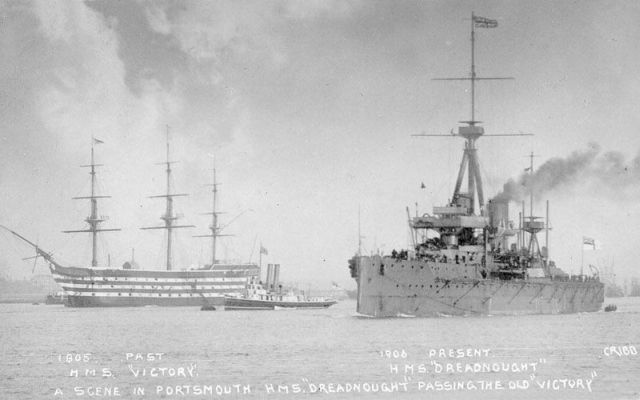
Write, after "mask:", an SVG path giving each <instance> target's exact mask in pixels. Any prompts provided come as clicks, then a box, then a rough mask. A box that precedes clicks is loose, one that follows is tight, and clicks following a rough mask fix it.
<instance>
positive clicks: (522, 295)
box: [349, 13, 604, 317]
mask: <svg viewBox="0 0 640 400" xmlns="http://www.w3.org/2000/svg"><path fill="white" fill-rule="evenodd" d="M497 25H498V22H497V21H496V20H492V19H488V18H483V17H478V16H475V15H474V14H473V13H472V14H471V74H470V76H469V77H465V78H440V79H438V80H468V81H470V83H471V119H470V120H469V121H462V122H461V123H462V124H464V125H463V126H459V127H458V131H457V132H456V133H454V132H453V131H452V134H451V135H415V136H449V137H450V136H452V135H453V136H458V137H461V138H463V139H464V140H465V147H464V152H463V156H462V162H461V164H460V169H459V172H458V176H457V180H456V184H455V188H454V191H453V196H452V198H451V200H450V201H449V203H448V204H446V205H445V206H443V207H434V208H433V214H432V215H429V214H424V215H422V216H416V217H415V218H410V219H409V226H410V228H411V232H412V241H413V248H411V249H409V250H402V251H400V252H396V251H395V250H394V251H393V252H392V253H391V254H390V255H385V256H381V255H373V256H363V255H362V254H361V253H360V252H358V254H357V255H356V256H354V257H353V258H352V259H351V260H349V270H350V272H351V276H352V277H353V278H355V280H356V282H357V286H358V288H357V290H358V293H357V311H358V312H359V313H360V314H364V315H368V316H373V317H395V316H402V315H406V316H424V317H429V316H441V315H499V314H506V315H513V314H538V313H539V314H556V313H574V312H585V311H598V310H600V308H601V306H602V303H603V302H604V285H603V284H602V283H601V282H600V281H599V279H598V277H597V276H586V275H583V274H582V271H581V274H580V275H578V276H570V275H568V274H567V273H565V272H564V271H562V270H560V269H559V268H557V267H556V266H555V263H554V262H553V261H551V260H550V259H549V252H548V249H547V248H546V247H542V248H540V244H539V242H538V237H537V234H538V233H540V232H541V231H543V230H544V231H545V232H546V235H547V239H548V231H549V218H548V216H549V211H548V210H549V208H548V202H547V212H546V214H547V218H546V221H544V220H543V219H542V218H539V217H534V216H533V215H532V214H533V213H532V212H531V214H530V215H529V216H528V217H526V216H524V203H523V210H522V213H521V214H520V218H519V223H518V226H517V227H515V225H514V224H513V222H512V221H510V220H509V202H508V200H506V201H505V200H501V199H500V198H497V197H496V198H494V199H493V200H490V201H489V202H488V203H486V204H485V199H484V193H483V187H482V180H481V177H480V168H479V161H478V155H477V148H476V142H477V140H478V139H480V138H481V137H483V136H522V135H527V134H514V135H510V134H504V135H502V134H498V135H491V134H485V132H484V128H483V127H482V126H480V121H477V120H476V119H475V110H474V108H475V84H476V81H478V80H485V79H512V78H481V77H477V76H476V72H475V60H474V58H475V54H474V53H475V28H495V27H497ZM530 171H531V172H532V171H533V157H532V158H531V167H530ZM465 173H466V174H467V179H468V186H467V191H466V192H463V191H461V189H462V182H463V179H464V176H465ZM530 194H531V199H530V201H531V210H533V206H532V205H533V191H532V190H531V193H530ZM427 232H435V233H437V235H436V237H432V236H434V235H431V237H430V236H429V235H427ZM514 238H517V243H512V242H513V239H514ZM545 244H546V243H545ZM547 247H548V246H547Z"/></svg>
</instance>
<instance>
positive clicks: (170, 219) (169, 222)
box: [141, 125, 194, 271]
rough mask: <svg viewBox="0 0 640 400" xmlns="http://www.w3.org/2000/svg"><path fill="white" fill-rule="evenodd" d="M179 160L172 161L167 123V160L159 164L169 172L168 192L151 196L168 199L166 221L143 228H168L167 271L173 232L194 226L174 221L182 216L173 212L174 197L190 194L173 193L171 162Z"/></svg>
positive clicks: (164, 217) (170, 260)
mask: <svg viewBox="0 0 640 400" xmlns="http://www.w3.org/2000/svg"><path fill="white" fill-rule="evenodd" d="M176 162H177V161H170V159H169V126H168V125H167V161H165V162H163V163H159V164H158V165H166V166H167V169H166V173H167V193H166V194H163V195H157V196H150V198H165V199H166V207H165V213H164V215H162V216H161V217H160V219H161V220H163V221H164V226H152V227H146V228H141V229H166V230H167V260H166V267H167V271H171V270H172V268H173V266H172V246H171V245H172V232H173V230H174V229H177V228H193V227H194V226H193V225H175V224H174V222H175V221H177V220H178V218H180V217H179V216H177V215H175V214H174V212H173V198H174V197H179V196H188V194H185V193H171V164H175V163H176Z"/></svg>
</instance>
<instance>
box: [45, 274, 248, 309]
mask: <svg viewBox="0 0 640 400" xmlns="http://www.w3.org/2000/svg"><path fill="white" fill-rule="evenodd" d="M258 271H259V270H258V267H257V266H256V265H253V264H233V265H231V264H230V265H225V264H220V265H216V266H215V268H214V269H211V270H188V271H143V270H123V269H98V268H77V267H63V266H60V265H55V264H52V265H51V272H52V273H53V277H54V279H55V281H56V282H57V283H58V284H59V285H60V286H61V287H62V289H63V290H64V291H65V293H66V294H67V300H66V302H65V305H66V306H69V307H140V306H168V307H176V306H219V305H223V304H224V296H225V295H239V294H240V293H242V291H243V290H244V288H245V286H246V284H247V280H248V278H249V277H252V276H257V275H258Z"/></svg>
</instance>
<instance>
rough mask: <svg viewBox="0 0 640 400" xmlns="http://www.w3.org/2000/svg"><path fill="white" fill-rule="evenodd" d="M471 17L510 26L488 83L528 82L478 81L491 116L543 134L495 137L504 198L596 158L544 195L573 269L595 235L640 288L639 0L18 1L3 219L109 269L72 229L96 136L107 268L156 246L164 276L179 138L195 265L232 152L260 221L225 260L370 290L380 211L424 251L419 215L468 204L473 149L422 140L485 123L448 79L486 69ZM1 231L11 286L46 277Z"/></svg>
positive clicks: (179, 252) (187, 239)
mask: <svg viewBox="0 0 640 400" xmlns="http://www.w3.org/2000/svg"><path fill="white" fill-rule="evenodd" d="M472 11H475V13H476V14H477V15H481V16H484V17H488V18H492V19H496V20H498V22H499V26H498V28H496V29H478V31H477V47H476V63H477V72H478V75H480V76H513V77H515V78H516V79H515V80H513V81H493V82H481V83H479V86H478V89H477V118H478V119H480V120H482V121H484V124H483V125H484V127H485V129H486V131H487V133H514V132H516V133H517V132H528V133H534V134H535V136H534V137H531V138H529V137H524V138H523V137H521V138H483V139H481V140H480V141H479V142H478V147H479V157H480V164H481V170H482V176H483V179H484V183H485V193H486V194H487V195H488V196H492V195H493V194H495V193H497V192H498V191H499V190H500V189H501V188H502V185H503V184H504V183H505V182H506V181H507V180H508V179H509V178H514V179H517V177H518V176H519V175H520V174H521V173H522V172H523V170H524V168H526V167H527V166H528V163H529V160H528V159H527V158H526V155H527V154H528V153H530V152H531V151H534V152H535V153H536V154H538V155H539V157H537V158H536V159H535V163H536V164H537V165H541V164H543V163H545V162H546V161H547V160H549V159H552V158H553V157H560V158H567V157H569V158H570V157H571V156H572V154H573V156H575V155H581V154H589V156H590V157H591V158H592V159H591V161H589V163H588V165H584V166H583V168H580V171H578V172H576V171H574V173H573V175H571V179H566V180H564V181H562V182H561V184H558V185H556V186H555V187H554V188H553V189H552V190H545V191H544V193H541V194H540V196H538V200H539V201H540V204H538V205H536V213H537V214H538V215H543V214H544V209H543V206H542V205H541V204H543V203H542V202H543V201H544V200H547V199H549V200H551V217H552V218H551V219H552V221H551V223H552V226H553V231H552V233H551V246H550V247H551V254H552V257H553V258H555V259H556V261H557V263H558V264H559V266H560V267H561V268H563V269H565V270H568V271H570V272H577V271H578V270H579V267H580V258H581V238H582V236H590V237H594V238H596V239H597V240H598V241H599V242H600V243H601V244H602V246H603V247H602V248H603V250H599V251H598V252H596V253H594V252H587V253H586V256H585V257H586V258H587V259H588V260H587V261H588V262H591V263H597V262H598V263H607V262H610V261H611V260H615V266H616V272H617V273H618V274H619V275H632V274H634V273H635V274H637V268H636V260H638V259H640V250H638V246H637V240H638V237H639V235H638V234H639V232H640V229H639V228H638V227H639V226H640V204H639V202H638V196H639V195H640V180H639V179H638V178H639V177H640V174H638V166H639V165H640V164H638V159H636V157H637V156H638V149H640V135H639V133H640V132H639V129H638V127H639V126H640V112H639V110H638V106H639V105H640V73H639V71H640V52H638V43H639V42H640V28H639V26H640V25H639V24H638V23H637V21H638V20H639V19H640V4H638V3H637V2H636V1H590V2H582V1H535V2H532V1H482V2H473V1H329V0H317V1H309V0H298V1H293V0H291V1H229V2H226V1H153V2H151V1H149V2H145V1H138V2H134V1H96V2H80V1H59V2H55V1H42V2H28V1H2V2H1V3H0V30H1V31H0V224H4V225H7V226H9V227H11V228H13V229H15V230H18V231H19V232H21V233H23V234H24V235H26V236H27V237H29V238H32V239H33V240H34V241H38V243H39V244H40V245H41V246H42V247H43V248H45V249H47V250H50V251H53V252H54V257H56V258H58V259H60V260H61V261H63V262H65V263H69V264H71V265H88V264H89V263H90V240H89V237H88V235H86V234H73V235H72V234H64V233H61V231H62V230H69V229H83V228H85V227H86V224H85V223H84V222H83V219H84V218H86V216H87V215H88V212H89V205H88V202H86V201H80V200H71V197H74V196H83V195H85V196H86V195H88V194H89V190H90V184H89V182H90V181H89V175H88V174H87V172H88V171H87V170H86V169H83V168H79V166H80V165H83V164H87V163H88V162H89V154H90V145H91V137H92V136H94V137H96V138H99V139H100V140H102V141H104V144H102V145H99V146H97V147H96V156H97V162H99V163H102V164H105V166H104V167H102V168H100V170H99V175H98V179H99V181H100V185H99V189H100V194H104V195H111V196H112V198H111V199H106V200H102V201H101V202H100V204H99V207H100V214H102V215H109V217H110V220H109V221H108V222H106V223H105V224H103V227H105V228H107V227H118V228H122V229H123V231H122V232H115V233H107V234H104V235H102V239H101V240H100V264H101V265H105V264H106V263H107V254H109V255H110V256H111V263H112V265H117V266H119V265H121V264H122V263H123V262H124V261H126V260H128V259H129V258H130V256H131V249H132V248H135V249H136V261H138V262H139V264H140V265H141V266H142V267H143V268H147V269H152V268H154V267H158V266H162V265H164V260H163V254H164V253H163V252H164V250H163V237H162V232H161V231H142V230H140V229H139V228H140V227H142V226H152V225H159V224H161V222H162V221H160V220H159V216H160V215H161V214H162V213H163V211H164V204H163V202H162V201H161V200H158V199H149V198H148V196H151V195H157V194H161V193H163V192H164V191H165V187H164V179H165V178H164V170H163V167H162V166H158V165H155V163H158V162H162V161H163V160H164V157H165V155H164V151H165V150H164V149H165V130H166V128H165V127H166V126H167V125H168V126H169V127H170V132H171V135H170V143H171V153H172V157H171V158H172V159H173V160H177V161H180V162H179V163H178V164H176V165H175V166H174V167H175V174H174V181H173V183H174V187H175V190H176V191H177V192H185V193H189V194H190V196H189V197H188V198H177V199H176V208H177V209H178V212H180V213H182V214H184V219H183V220H182V222H183V223H185V224H194V225H196V226H197V228H195V229H191V230H182V231H181V232H179V234H178V238H177V245H176V247H177V249H176V260H175V263H176V264H179V265H182V266H188V265H195V264H199V263H200V264H201V263H205V262H207V261H208V260H209V257H210V255H209V243H208V242H207V240H206V239H197V238H192V236H193V235H197V234H206V233H207V225H208V223H209V221H208V217H207V216H204V215H201V214H202V213H204V212H207V211H210V210H209V209H210V203H211V197H210V192H209V191H208V190H210V188H207V187H206V186H204V185H205V184H206V183H208V182H210V180H211V166H212V163H213V158H212V156H213V155H215V159H216V166H217V171H218V178H219V181H221V182H222V185H221V186H220V201H219V208H220V209H221V210H224V211H227V214H225V215H223V216H222V224H223V225H224V224H226V223H227V222H229V221H231V220H232V219H234V218H235V217H236V216H237V215H239V214H242V215H241V216H240V217H238V218H237V219H235V220H234V221H233V222H232V223H231V224H230V225H229V226H228V227H227V228H226V229H225V233H228V234H233V235H235V236H233V237H229V238H225V239H224V240H223V243H222V244H221V246H220V248H219V254H218V257H219V258H228V259H237V260H241V261H248V260H249V259H251V261H254V262H255V261H257V260H258V248H259V243H260V242H262V244H263V246H264V247H265V248H266V249H267V250H268V251H269V255H268V257H265V258H264V262H265V263H266V262H275V263H280V264H281V265H282V272H281V277H282V279H284V280H285V281H293V282H313V283H314V284H317V285H319V286H323V285H328V284H329V282H331V281H337V282H339V283H340V284H341V285H343V286H347V287H349V286H353V285H354V284H353V282H352V280H351V279H350V278H349V275H348V269H347V259H348V258H350V257H351V256H352V255H353V254H354V253H355V251H356V250H357V245H358V209H359V208H360V209H361V229H362V234H363V235H364V236H365V238H364V239H363V244H364V250H365V251H366V252H372V251H376V250H378V249H379V250H381V251H383V252H389V251H391V250H392V249H393V248H401V247H405V246H406V245H407V240H408V229H407V222H406V220H407V217H406V211H405V207H406V206H410V207H411V210H412V211H411V212H412V213H414V212H415V207H416V206H415V204H416V203H418V207H419V210H420V213H424V212H431V206H432V205H443V204H444V203H445V202H446V201H447V200H448V198H450V197H451V193H452V190H453V185H454V183H455V177H456V174H457V169H458V165H459V162H460V159H461V155H462V148H463V141H462V140H461V139H459V138H415V137H411V136H410V135H411V134H416V133H420V132H425V133H448V132H449V131H450V130H451V129H453V128H455V127H456V126H457V125H458V121H461V120H466V119H468V118H469V113H470V112H469V94H468V83H464V82H442V81H433V80H432V79H433V78H436V77H451V76H453V77H464V76H468V74H469V58H470V41H469V28H470V22H469V18H470V15H471V12H472ZM576 152H577V153H576ZM582 170H584V171H582ZM602 170H605V171H606V174H605V175H606V176H603V175H602V174H599V172H601V171H602ZM581 171H582V172H581ZM594 176H596V178H597V179H595V178H594ZM611 176H614V178H615V177H617V178H615V179H612V178H611ZM618 178H619V179H618ZM423 182H424V184H425V186H426V188H425V189H421V188H420V186H421V183H423ZM518 208H519V205H514V206H513V207H512V214H514V213H515V215H516V218H517V209H518ZM2 237H3V238H4V239H3V243H2V252H1V253H0V263H1V264H3V267H2V274H5V275H10V276H28V275H29V274H30V273H31V265H30V264H29V263H28V262H22V261H20V257H23V256H28V255H30V251H29V250H28V249H27V248H25V247H22V246H20V245H18V244H17V242H14V241H12V240H9V239H8V237H7V236H6V235H3V236H2ZM38 271H40V272H42V273H44V272H45V271H46V270H45V268H44V266H42V265H41V266H40V267H38V270H37V271H36V273H38Z"/></svg>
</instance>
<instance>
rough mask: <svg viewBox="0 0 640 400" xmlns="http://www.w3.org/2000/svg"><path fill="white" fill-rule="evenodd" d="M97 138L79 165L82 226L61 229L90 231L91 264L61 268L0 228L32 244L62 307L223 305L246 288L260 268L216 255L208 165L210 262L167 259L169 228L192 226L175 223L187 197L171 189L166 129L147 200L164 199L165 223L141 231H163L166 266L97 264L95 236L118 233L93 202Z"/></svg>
mask: <svg viewBox="0 0 640 400" xmlns="http://www.w3.org/2000/svg"><path fill="white" fill-rule="evenodd" d="M101 143H102V141H100V140H98V139H93V138H92V144H91V163H90V164H88V165H84V166H83V167H88V168H90V172H89V174H90V175H91V194H90V196H86V197H76V198H74V199H83V200H89V201H90V215H89V216H88V217H87V218H86V219H85V222H86V223H87V224H88V228H87V229H82V230H69V231H64V232H65V233H90V234H91V239H92V240H91V242H92V259H91V266H90V267H84V266H81V267H77V266H65V265H62V264H61V263H59V262H57V261H56V260H55V259H54V258H53V256H52V254H51V253H50V252H47V251H45V250H43V249H42V248H41V247H39V246H38V245H37V244H35V243H34V242H32V241H30V240H29V239H27V238H25V237H24V236H23V235H21V234H19V233H18V232H15V231H13V230H11V229H9V228H7V227H4V226H1V227H2V228H4V229H5V230H7V231H9V232H11V233H12V234H13V235H15V236H16V237H18V238H20V239H21V240H23V241H24V242H26V243H28V244H29V245H31V246H32V247H33V248H34V249H35V251H36V257H42V258H43V259H44V260H45V261H46V262H47V264H48V267H49V270H50V271H51V274H52V275H53V278H54V280H55V281H56V282H57V283H58V284H59V285H60V286H61V287H62V289H63V290H64V293H65V295H66V296H65V305H66V306H69V307H134V306H201V307H214V306H220V305H224V298H225V297H224V296H225V295H228V294H240V293H241V292H242V291H243V290H244V289H245V287H246V284H247V281H248V279H250V278H251V277H254V276H257V275H258V274H259V268H258V266H257V265H256V264H252V263H237V264H234V263H221V262H219V261H218V260H217V259H216V240H217V238H218V237H220V236H225V235H223V234H221V230H222V229H223V228H221V227H220V226H219V224H218V215H219V214H220V212H218V211H217V210H216V200H217V199H216V195H217V192H218V183H217V182H216V177H215V174H216V172H215V168H214V169H213V182H212V183H211V184H210V186H212V194H213V209H212V211H211V212H210V213H208V214H211V215H212V220H211V225H210V226H209V229H210V231H211V234H209V235H199V236H204V237H210V238H211V263H210V264H207V265H205V266H203V267H201V268H197V269H184V268H181V269H178V268H176V267H175V266H174V265H173V262H172V259H173V257H172V249H173V248H172V244H173V243H172V236H173V235H172V233H173V230H174V229H178V228H190V227H193V225H180V224H178V223H177V220H178V219H179V216H178V215H177V214H176V213H175V211H174V208H173V201H174V198H175V197H181V196H186V194H183V193H172V190H171V184H170V182H171V171H172V169H171V165H172V164H173V163H174V162H173V161H170V158H169V132H168V128H167V145H166V149H167V159H166V161H165V162H163V163H160V165H164V166H166V182H167V184H166V193H165V194H162V195H157V196H151V197H152V198H164V199H165V202H166V203H165V212H164V214H163V215H162V216H161V217H160V218H161V219H162V220H163V221H164V225H161V226H155V227H146V228H141V229H163V230H166V232H167V234H166V238H167V242H166V264H165V267H164V269H161V268H156V269H154V270H142V269H139V268H138V265H137V263H136V262H135V261H134V260H133V259H132V260H131V261H130V262H129V261H127V262H125V263H124V264H123V265H122V268H111V267H100V266H99V265H98V259H97V236H98V234H99V233H101V232H110V231H118V230H119V229H115V228H102V227H101V226H100V225H101V224H102V223H103V222H104V221H105V220H106V219H107V217H105V216H101V215H99V214H98V200H99V199H103V198H108V197H109V196H101V195H100V196H99V195H97V194H96V168H97V167H99V166H102V164H96V163H95V159H94V148H95V145H97V144H101Z"/></svg>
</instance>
